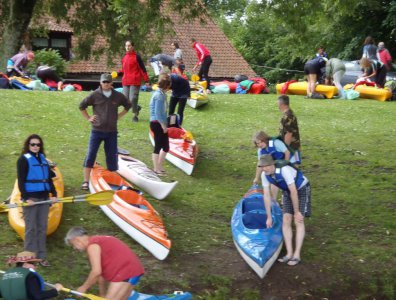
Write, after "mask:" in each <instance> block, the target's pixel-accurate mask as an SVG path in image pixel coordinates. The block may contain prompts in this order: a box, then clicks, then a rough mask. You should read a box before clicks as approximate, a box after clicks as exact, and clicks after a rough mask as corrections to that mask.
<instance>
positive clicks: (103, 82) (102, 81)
mask: <svg viewBox="0 0 396 300" xmlns="http://www.w3.org/2000/svg"><path fill="white" fill-rule="evenodd" d="M102 83H111V82H110V81H102Z"/></svg>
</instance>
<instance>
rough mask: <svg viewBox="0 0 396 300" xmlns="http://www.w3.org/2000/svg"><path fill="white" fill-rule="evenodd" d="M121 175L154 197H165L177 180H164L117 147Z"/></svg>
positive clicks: (159, 198) (160, 198)
mask: <svg viewBox="0 0 396 300" xmlns="http://www.w3.org/2000/svg"><path fill="white" fill-rule="evenodd" d="M117 172H118V173H119V174H120V175H121V176H122V177H124V178H125V179H127V180H128V181H130V182H132V183H133V184H135V185H137V186H138V187H140V188H141V189H142V190H144V191H145V192H147V193H148V194H150V195H151V196H153V197H154V198H155V199H158V200H162V199H165V198H166V197H167V196H168V195H169V194H170V193H171V192H172V190H173V189H174V188H175V186H176V185H177V183H178V182H177V181H174V182H164V181H162V180H161V178H160V177H159V176H158V175H157V174H156V173H155V172H154V171H153V170H151V169H150V168H148V167H147V165H146V164H145V163H144V162H142V161H140V160H138V159H136V158H134V157H132V156H130V155H129V153H128V152H127V151H124V150H121V149H119V153H118V171H117Z"/></svg>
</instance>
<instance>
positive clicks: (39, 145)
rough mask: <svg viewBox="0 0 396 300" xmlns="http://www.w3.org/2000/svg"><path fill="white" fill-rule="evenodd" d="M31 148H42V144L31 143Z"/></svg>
mask: <svg viewBox="0 0 396 300" xmlns="http://www.w3.org/2000/svg"><path fill="white" fill-rule="evenodd" d="M29 145H30V146H32V147H35V146H37V147H41V144H40V143H37V144H36V143H30V144H29Z"/></svg>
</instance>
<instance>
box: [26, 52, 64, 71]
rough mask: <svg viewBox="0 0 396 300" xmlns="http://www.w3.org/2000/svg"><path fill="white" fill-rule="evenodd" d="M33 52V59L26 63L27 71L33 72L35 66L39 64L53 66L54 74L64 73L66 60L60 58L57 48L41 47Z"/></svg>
mask: <svg viewBox="0 0 396 300" xmlns="http://www.w3.org/2000/svg"><path fill="white" fill-rule="evenodd" d="M34 54H35V57H34V60H33V61H32V62H31V63H29V65H28V71H29V72H30V73H31V74H34V73H35V71H36V69H37V67H38V66H41V65H47V66H50V67H53V68H54V70H55V71H56V74H58V75H59V76H63V75H64V74H65V72H66V67H67V62H66V61H65V60H64V59H63V58H62V56H61V55H60V54H59V52H58V50H54V49H43V50H39V51H35V52H34Z"/></svg>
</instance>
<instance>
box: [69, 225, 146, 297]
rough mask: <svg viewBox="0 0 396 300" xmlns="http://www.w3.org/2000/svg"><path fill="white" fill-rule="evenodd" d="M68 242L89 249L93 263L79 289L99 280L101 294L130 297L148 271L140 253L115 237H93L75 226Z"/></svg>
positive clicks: (86, 287) (88, 253)
mask: <svg viewBox="0 0 396 300" xmlns="http://www.w3.org/2000/svg"><path fill="white" fill-rule="evenodd" d="M65 243H66V244H67V245H70V246H72V247H73V248H74V249H76V250H78V251H81V252H86V253H87V255H88V260H89V262H90V264H91V271H90V272H89V275H88V277H87V279H86V280H85V281H84V283H83V284H82V285H81V286H80V287H79V288H78V289H77V291H78V292H80V293H85V292H86V291H87V290H89V289H90V288H91V287H92V286H93V285H94V284H96V283H97V284H98V285H99V293H100V296H101V297H104V298H106V299H109V300H110V299H111V300H127V299H128V297H129V295H130V294H131V293H132V291H133V288H134V287H135V286H136V284H137V283H138V282H139V280H140V278H141V277H142V276H143V274H144V268H143V266H142V264H141V262H140V260H139V258H138V257H137V256H136V254H135V253H134V252H133V251H132V250H131V249H129V247H128V246H127V245H126V244H125V243H124V242H122V241H120V240H119V239H117V238H115V237H112V236H104V235H94V236H90V235H88V233H87V231H86V230H85V229H84V228H81V227H73V228H71V229H70V230H69V231H68V232H67V234H66V237H65ZM106 286H107V288H106Z"/></svg>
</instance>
